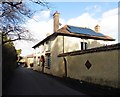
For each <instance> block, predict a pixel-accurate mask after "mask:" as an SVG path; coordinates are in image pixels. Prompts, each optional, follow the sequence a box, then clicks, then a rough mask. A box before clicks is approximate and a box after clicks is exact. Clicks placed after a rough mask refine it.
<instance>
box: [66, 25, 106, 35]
mask: <svg viewBox="0 0 120 97" xmlns="http://www.w3.org/2000/svg"><path fill="white" fill-rule="evenodd" d="M67 30H68V31H69V32H71V33H77V34H86V35H91V36H102V37H104V35H103V34H102V33H96V32H95V31H93V30H92V29H89V28H83V27H76V26H70V25H68V27H67Z"/></svg>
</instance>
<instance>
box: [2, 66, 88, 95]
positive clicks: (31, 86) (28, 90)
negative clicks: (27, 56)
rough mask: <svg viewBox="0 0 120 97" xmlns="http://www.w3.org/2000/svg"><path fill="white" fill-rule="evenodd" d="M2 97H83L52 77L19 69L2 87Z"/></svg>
mask: <svg viewBox="0 0 120 97" xmlns="http://www.w3.org/2000/svg"><path fill="white" fill-rule="evenodd" d="M2 93H3V94H2V95H3V96H4V95H84V96H85V97H86V96H87V95H86V94H84V93H82V92H80V91H77V90H74V89H72V88H70V87H68V86H66V85H64V84H62V83H61V82H59V81H57V80H56V79H55V78H54V77H51V76H49V75H46V74H43V73H40V72H36V71H33V70H32V69H29V68H25V67H19V68H17V69H16V70H15V72H14V73H13V75H12V76H11V78H10V79H9V80H8V81H7V83H6V85H5V86H4V87H3V91H2Z"/></svg>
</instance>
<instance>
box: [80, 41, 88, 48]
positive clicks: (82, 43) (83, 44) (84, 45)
mask: <svg viewBox="0 0 120 97" xmlns="http://www.w3.org/2000/svg"><path fill="white" fill-rule="evenodd" d="M86 49H87V43H86V42H81V50H86Z"/></svg>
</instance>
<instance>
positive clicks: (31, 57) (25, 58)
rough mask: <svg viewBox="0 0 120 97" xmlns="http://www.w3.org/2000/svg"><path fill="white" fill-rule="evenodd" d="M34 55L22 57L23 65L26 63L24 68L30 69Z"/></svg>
mask: <svg viewBox="0 0 120 97" xmlns="http://www.w3.org/2000/svg"><path fill="white" fill-rule="evenodd" d="M34 57H35V56H34V54H29V55H27V56H25V57H24V60H25V63H26V65H27V66H26V67H28V68H31V67H32V65H33V62H34Z"/></svg>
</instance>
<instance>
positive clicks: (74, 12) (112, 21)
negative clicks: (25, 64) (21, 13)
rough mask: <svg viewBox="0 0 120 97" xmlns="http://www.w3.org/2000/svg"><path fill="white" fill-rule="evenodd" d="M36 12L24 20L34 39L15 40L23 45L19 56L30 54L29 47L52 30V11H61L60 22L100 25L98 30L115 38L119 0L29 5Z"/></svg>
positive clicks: (19, 47)
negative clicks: (47, 6)
mask: <svg viewBox="0 0 120 97" xmlns="http://www.w3.org/2000/svg"><path fill="white" fill-rule="evenodd" d="M28 4H29V7H30V8H32V10H37V11H36V13H35V14H34V15H33V17H31V18H30V19H29V20H27V21H26V23H25V24H24V25H25V26H26V27H27V28H28V29H29V30H30V32H31V33H32V34H33V37H34V38H35V39H36V40H35V41H34V42H26V41H16V42H14V44H15V47H16V49H22V54H21V55H22V56H26V55H29V54H32V53H33V52H34V49H33V48H32V47H33V46H34V45H35V44H36V43H38V42H40V41H41V40H42V39H44V38H45V37H46V35H47V34H48V33H49V34H51V33H53V17H52V15H53V13H54V12H55V11H58V12H59V13H60V23H61V24H62V25H61V27H62V26H64V25H65V24H69V25H73V26H80V27H88V28H91V29H94V27H95V26H96V25H97V24H98V25H100V30H101V33H103V34H105V35H108V36H111V37H113V38H114V39H116V41H115V42H113V43H117V42H118V2H50V7H51V8H50V10H48V9H45V10H43V8H42V7H39V6H35V5H33V4H32V5H31V4H30V3H28Z"/></svg>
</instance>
